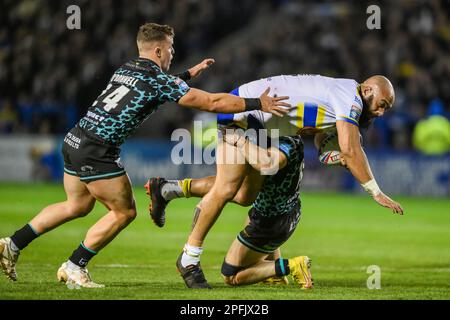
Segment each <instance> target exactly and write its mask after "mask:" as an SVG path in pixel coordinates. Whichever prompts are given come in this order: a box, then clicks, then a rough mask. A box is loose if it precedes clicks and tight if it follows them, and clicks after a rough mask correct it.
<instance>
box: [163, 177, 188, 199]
mask: <svg viewBox="0 0 450 320" xmlns="http://www.w3.org/2000/svg"><path fill="white" fill-rule="evenodd" d="M161 194H162V196H163V198H164V199H166V200H167V201H170V200H173V199H176V198H183V197H184V194H183V190H182V189H181V185H180V183H179V182H178V180H167V182H166V183H164V184H163V186H162V187H161Z"/></svg>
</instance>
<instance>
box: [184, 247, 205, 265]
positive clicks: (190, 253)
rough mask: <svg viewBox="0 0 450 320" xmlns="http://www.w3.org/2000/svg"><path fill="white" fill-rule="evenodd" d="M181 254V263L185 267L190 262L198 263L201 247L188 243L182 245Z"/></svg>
mask: <svg viewBox="0 0 450 320" xmlns="http://www.w3.org/2000/svg"><path fill="white" fill-rule="evenodd" d="M183 251H184V252H183V256H182V257H181V265H182V266H183V267H184V268H186V267H187V266H189V265H191V264H199V263H200V255H201V254H202V252H203V248H200V247H194V246H191V245H189V244H187V243H186V244H185V245H184V249H183Z"/></svg>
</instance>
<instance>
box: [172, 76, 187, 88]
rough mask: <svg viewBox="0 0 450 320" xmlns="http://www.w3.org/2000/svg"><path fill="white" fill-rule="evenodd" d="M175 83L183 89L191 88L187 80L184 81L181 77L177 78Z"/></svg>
mask: <svg viewBox="0 0 450 320" xmlns="http://www.w3.org/2000/svg"><path fill="white" fill-rule="evenodd" d="M175 84H177V85H178V86H180V88H181V89H182V90H188V89H189V86H188V85H187V83H186V82H184V81H183V80H182V79H180V78H176V79H175Z"/></svg>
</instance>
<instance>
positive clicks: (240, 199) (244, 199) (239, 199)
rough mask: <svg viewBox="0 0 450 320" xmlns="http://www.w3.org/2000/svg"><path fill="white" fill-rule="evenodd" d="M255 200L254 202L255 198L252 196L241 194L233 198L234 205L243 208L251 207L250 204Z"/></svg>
mask: <svg viewBox="0 0 450 320" xmlns="http://www.w3.org/2000/svg"><path fill="white" fill-rule="evenodd" d="M255 200H256V198H255V197H253V196H252V195H249V194H247V193H242V192H239V193H237V194H236V195H235V196H234V198H233V202H234V203H237V204H239V205H241V206H243V207H248V206H250V205H252V203H253V202H254V201H255Z"/></svg>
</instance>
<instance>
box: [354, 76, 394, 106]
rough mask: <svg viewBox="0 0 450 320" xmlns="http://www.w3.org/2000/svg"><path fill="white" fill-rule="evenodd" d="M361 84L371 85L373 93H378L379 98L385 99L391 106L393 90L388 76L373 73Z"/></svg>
mask: <svg viewBox="0 0 450 320" xmlns="http://www.w3.org/2000/svg"><path fill="white" fill-rule="evenodd" d="M362 84H363V85H366V86H369V87H371V88H372V90H373V92H374V94H378V95H380V97H379V98H384V99H386V101H387V102H388V103H389V104H390V107H392V105H393V104H394V101H395V91H394V87H393V86H392V83H391V81H389V79H388V78H386V77H385V76H380V75H375V76H371V77H370V78H368V79H366V80H365V81H364V82H363V83H362Z"/></svg>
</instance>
